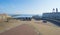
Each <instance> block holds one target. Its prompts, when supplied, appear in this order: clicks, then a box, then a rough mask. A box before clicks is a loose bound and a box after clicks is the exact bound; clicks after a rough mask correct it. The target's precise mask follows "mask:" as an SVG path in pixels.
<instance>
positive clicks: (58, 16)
mask: <svg viewBox="0 0 60 35" xmlns="http://www.w3.org/2000/svg"><path fill="white" fill-rule="evenodd" d="M53 11H54V9H53ZM42 18H45V19H46V18H49V19H60V12H58V9H57V8H56V12H52V13H43V16H42Z"/></svg>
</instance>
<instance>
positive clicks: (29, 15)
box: [9, 14, 34, 18]
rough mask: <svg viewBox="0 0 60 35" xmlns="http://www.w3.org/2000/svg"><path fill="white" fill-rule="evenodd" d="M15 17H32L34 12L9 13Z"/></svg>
mask: <svg viewBox="0 0 60 35" xmlns="http://www.w3.org/2000/svg"><path fill="white" fill-rule="evenodd" d="M9 15H10V16H12V17H13V18H19V17H32V16H34V14H9Z"/></svg>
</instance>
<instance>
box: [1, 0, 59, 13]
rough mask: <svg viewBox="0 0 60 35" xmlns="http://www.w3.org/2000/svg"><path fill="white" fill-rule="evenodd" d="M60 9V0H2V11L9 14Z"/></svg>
mask: <svg viewBox="0 0 60 35" xmlns="http://www.w3.org/2000/svg"><path fill="white" fill-rule="evenodd" d="M53 8H58V9H59V11H60V0H0V13H8V14H42V13H45V12H52V9H53Z"/></svg>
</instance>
